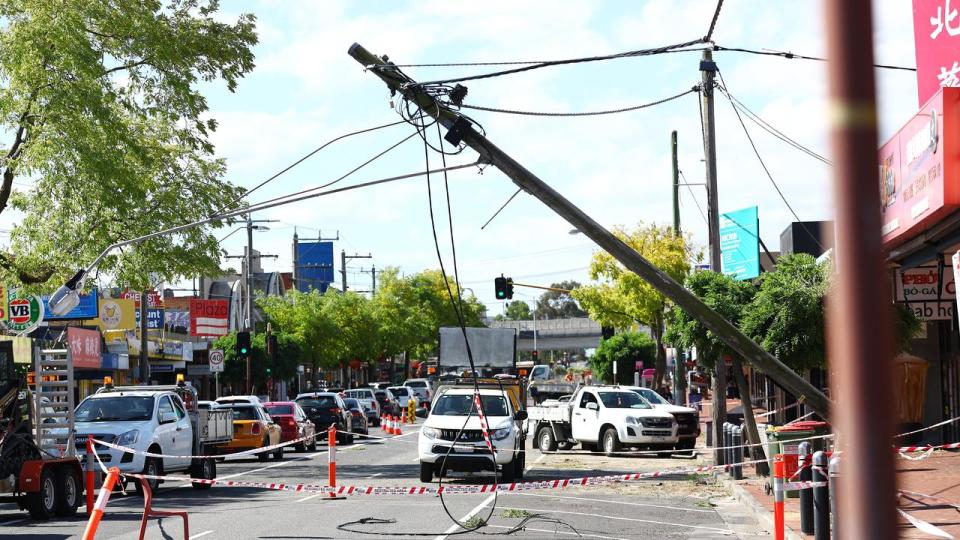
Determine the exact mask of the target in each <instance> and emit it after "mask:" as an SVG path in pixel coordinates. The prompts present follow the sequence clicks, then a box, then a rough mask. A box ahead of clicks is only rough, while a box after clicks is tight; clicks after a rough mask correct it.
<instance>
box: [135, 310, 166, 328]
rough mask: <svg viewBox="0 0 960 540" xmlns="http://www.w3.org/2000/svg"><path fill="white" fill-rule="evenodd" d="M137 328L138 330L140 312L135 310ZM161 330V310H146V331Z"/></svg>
mask: <svg viewBox="0 0 960 540" xmlns="http://www.w3.org/2000/svg"><path fill="white" fill-rule="evenodd" d="M135 313H136V319H137V328H140V310H139V309H138V310H136V311H135ZM161 328H163V310H162V309H157V308H147V329H148V330H159V329H161Z"/></svg>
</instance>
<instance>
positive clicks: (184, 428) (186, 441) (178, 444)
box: [167, 396, 194, 467]
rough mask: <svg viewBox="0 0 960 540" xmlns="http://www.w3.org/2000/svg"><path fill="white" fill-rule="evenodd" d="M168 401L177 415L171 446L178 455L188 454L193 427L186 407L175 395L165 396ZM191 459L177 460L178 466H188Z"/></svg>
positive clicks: (190, 449)
mask: <svg viewBox="0 0 960 540" xmlns="http://www.w3.org/2000/svg"><path fill="white" fill-rule="evenodd" d="M167 399H169V400H170V403H171V404H173V412H174V414H176V415H177V421H176V427H174V429H173V447H174V449H175V451H174V454H177V455H178V456H189V455H191V454H193V436H194V434H193V428H192V426H191V425H190V417H189V416H188V415H187V408H186V407H185V406H184V404H183V402H182V401H180V398H179V397H177V396H167ZM190 462H191V459H190V458H189V457H183V458H180V459H178V460H177V465H178V466H180V467H189V466H190Z"/></svg>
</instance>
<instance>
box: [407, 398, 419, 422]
mask: <svg viewBox="0 0 960 540" xmlns="http://www.w3.org/2000/svg"><path fill="white" fill-rule="evenodd" d="M407 416H409V417H410V423H411V424H416V423H417V402H416V401H414V400H412V399H408V400H407Z"/></svg>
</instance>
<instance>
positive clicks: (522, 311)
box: [496, 300, 539, 321]
mask: <svg viewBox="0 0 960 540" xmlns="http://www.w3.org/2000/svg"><path fill="white" fill-rule="evenodd" d="M505 311H506V312H505V313H504V314H502V315H497V317H496V318H497V320H498V321H504V320H506V321H529V320H530V319H532V318H533V313H532V312H531V311H530V306H529V305H528V304H527V303H526V302H524V301H523V300H514V301H513V302H507V309H506V310H505ZM538 315H539V313H538Z"/></svg>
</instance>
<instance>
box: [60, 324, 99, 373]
mask: <svg viewBox="0 0 960 540" xmlns="http://www.w3.org/2000/svg"><path fill="white" fill-rule="evenodd" d="M67 345H68V346H69V347H70V357H71V358H72V359H73V367H75V368H89V369H100V332H98V331H96V330H84V329H82V328H76V327H74V326H71V327H69V328H67Z"/></svg>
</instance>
